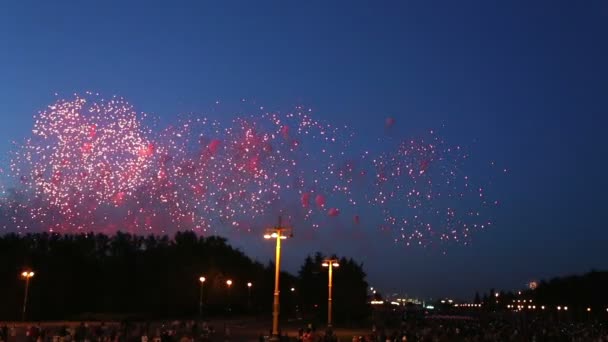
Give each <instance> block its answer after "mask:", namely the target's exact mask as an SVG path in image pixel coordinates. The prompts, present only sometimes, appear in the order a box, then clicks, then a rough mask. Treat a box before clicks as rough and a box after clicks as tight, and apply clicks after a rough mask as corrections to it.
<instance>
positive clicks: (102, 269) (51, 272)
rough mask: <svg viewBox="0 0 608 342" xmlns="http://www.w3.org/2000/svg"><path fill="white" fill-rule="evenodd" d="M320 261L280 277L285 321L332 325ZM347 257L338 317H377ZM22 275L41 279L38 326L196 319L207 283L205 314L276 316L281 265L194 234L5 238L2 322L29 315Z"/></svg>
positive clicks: (1, 247) (35, 294)
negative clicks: (277, 273)
mask: <svg viewBox="0 0 608 342" xmlns="http://www.w3.org/2000/svg"><path fill="white" fill-rule="evenodd" d="M322 259H323V257H322V255H321V254H320V253H317V254H316V255H315V256H314V257H309V258H307V259H306V260H305V262H304V264H303V265H302V268H301V270H300V272H299V274H298V275H297V276H295V275H292V274H289V273H287V272H282V274H281V316H282V318H283V319H287V318H290V317H291V318H296V317H297V316H307V317H311V318H316V319H317V320H319V321H322V320H324V319H325V317H326V301H327V272H323V270H322V268H321V262H322ZM341 260H342V263H341V269H340V272H336V273H335V283H340V284H345V285H342V286H343V288H341V290H340V291H336V293H335V299H334V303H335V307H336V310H335V315H334V320H335V321H337V322H350V321H353V320H358V319H363V318H364V317H365V316H366V315H367V313H368V312H369V308H368V304H367V297H366V289H367V283H366V281H365V273H364V272H363V267H362V265H361V264H358V263H356V262H355V261H354V260H352V259H345V258H343V259H341ZM24 270H32V271H33V272H34V273H35V275H34V277H33V278H31V280H30V284H29V291H28V292H29V298H28V305H27V312H28V314H27V317H28V319H31V320H54V319H84V318H96V317H105V318H108V319H120V318H127V317H128V318H132V319H159V318H185V317H196V316H198V315H199V302H200V298H201V282H200V281H199V277H200V276H204V277H205V282H204V283H203V284H202V294H203V295H202V298H203V303H204V305H203V315H204V316H218V315H244V314H248V315H268V316H269V317H270V313H271V311H272V296H273V291H274V264H273V263H272V262H269V263H268V264H266V265H264V264H262V263H260V262H258V261H254V260H252V259H251V258H249V257H248V256H246V255H245V254H244V253H243V252H242V251H240V250H238V249H235V248H233V247H231V246H230V245H229V244H228V242H227V240H226V239H224V238H222V237H217V236H211V237H203V236H198V235H196V234H195V233H193V232H179V233H177V234H175V236H174V237H173V238H170V237H168V236H156V235H149V236H139V235H131V234H126V233H120V232H118V233H116V234H114V235H112V236H108V235H104V234H73V235H62V234H53V233H38V234H25V235H18V234H6V235H3V236H0V289H2V291H0V296H1V297H2V298H0V302H2V305H0V319H1V320H17V319H20V318H21V308H22V305H23V298H24V294H25V279H24V278H23V277H22V276H21V273H22V272H23V271H24ZM229 279H230V280H232V286H230V287H228V286H227V284H226V281H227V280H229ZM248 282H251V283H252V286H251V288H248V287H247V283H248ZM346 284H348V285H346ZM342 286H341V287H342ZM291 288H294V290H295V291H291ZM342 291H343V292H342ZM346 304H347V305H346ZM341 305H344V308H340V306H341ZM347 306H348V307H349V308H352V310H351V309H349V310H346V307H347Z"/></svg>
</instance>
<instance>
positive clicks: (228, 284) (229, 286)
mask: <svg viewBox="0 0 608 342" xmlns="http://www.w3.org/2000/svg"><path fill="white" fill-rule="evenodd" d="M226 286H228V313H230V311H231V310H232V308H231V307H230V288H231V287H232V280H231V279H228V280H226Z"/></svg>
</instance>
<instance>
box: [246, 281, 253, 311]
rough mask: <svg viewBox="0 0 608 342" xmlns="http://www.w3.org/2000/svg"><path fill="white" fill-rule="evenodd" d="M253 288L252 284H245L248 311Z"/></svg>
mask: <svg viewBox="0 0 608 342" xmlns="http://www.w3.org/2000/svg"><path fill="white" fill-rule="evenodd" d="M252 286H253V284H252V283H251V282H248V283H247V306H248V307H249V310H251V287H252Z"/></svg>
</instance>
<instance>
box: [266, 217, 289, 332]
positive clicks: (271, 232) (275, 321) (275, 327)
mask: <svg viewBox="0 0 608 342" xmlns="http://www.w3.org/2000/svg"><path fill="white" fill-rule="evenodd" d="M288 236H289V237H293V230H292V229H291V228H287V227H283V226H282V220H281V217H280V216H279V225H278V226H276V227H274V228H269V229H266V233H265V234H264V239H267V240H268V239H276V240H277V242H276V252H275V253H276V256H275V258H276V261H275V270H274V299H273V304H272V340H273V341H278V340H279V338H280V336H279V308H280V304H279V276H280V272H281V271H280V270H281V240H284V239H287V237H288Z"/></svg>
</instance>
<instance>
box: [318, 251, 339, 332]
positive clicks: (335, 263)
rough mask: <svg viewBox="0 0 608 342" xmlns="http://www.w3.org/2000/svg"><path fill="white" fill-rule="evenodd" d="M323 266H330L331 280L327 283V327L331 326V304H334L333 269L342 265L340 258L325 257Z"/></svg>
mask: <svg viewBox="0 0 608 342" xmlns="http://www.w3.org/2000/svg"><path fill="white" fill-rule="evenodd" d="M322 265H323V267H328V268H329V282H328V284H327V289H328V296H327V327H328V328H331V309H332V308H331V306H332V298H331V290H332V286H333V270H334V267H340V263H339V262H338V259H325V261H323V264H322Z"/></svg>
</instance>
